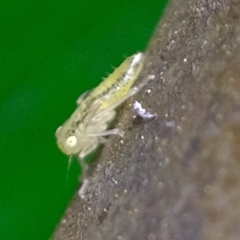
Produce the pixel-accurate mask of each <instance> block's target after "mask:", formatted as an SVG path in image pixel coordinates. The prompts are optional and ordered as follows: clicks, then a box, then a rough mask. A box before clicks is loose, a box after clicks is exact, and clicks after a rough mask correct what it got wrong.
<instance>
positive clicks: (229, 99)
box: [53, 0, 240, 240]
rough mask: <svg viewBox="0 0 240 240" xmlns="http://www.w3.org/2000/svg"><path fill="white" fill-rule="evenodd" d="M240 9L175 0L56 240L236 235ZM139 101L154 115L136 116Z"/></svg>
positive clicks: (233, 4) (207, 239)
mask: <svg viewBox="0 0 240 240" xmlns="http://www.w3.org/2000/svg"><path fill="white" fill-rule="evenodd" d="M239 19H240V2H239V1H230V0H229V1H223V0H222V1H220V0H219V1H217V0H216V1H205V0H195V1H186V0H175V1H173V2H172V3H171V4H170V5H169V6H168V7H167V9H166V14H165V17H164V18H163V19H162V21H161V23H160V24H159V26H158V28H157V30H156V32H155V35H154V37H153V39H152V41H151V42H150V45H149V48H148V49H147V51H146V54H147V59H146V62H145V68H144V71H143V73H142V75H141V77H140V79H139V80H141V79H142V78H143V77H145V76H146V75H148V74H154V75H155V80H154V81H152V82H150V83H149V84H148V86H146V87H145V88H144V89H143V90H142V91H141V92H140V93H139V94H138V95H137V96H135V97H134V98H132V99H131V100H129V101H128V102H127V104H126V105H125V107H124V109H123V110H121V111H120V112H119V117H118V120H117V122H116V125H117V126H120V127H121V129H124V130H125V131H126V135H125V137H124V139H123V140H121V139H120V138H118V137H113V138H111V140H110V141H108V143H107V144H106V147H105V148H103V151H102V152H101V154H100V157H99V159H98V160H97V162H96V167H95V169H93V170H92V173H91V174H90V175H89V177H88V179H87V181H88V183H87V185H86V186H85V187H86V188H85V189H84V198H82V199H80V198H79V197H78V196H77V195H76V197H75V198H74V199H73V201H72V203H71V205H70V206H69V208H68V209H67V211H66V214H65V216H64V217H63V219H62V222H61V223H60V225H59V226H58V228H57V229H56V232H55V236H54V237H53V239H55V240H65V239H68V240H73V239H83V240H108V239H109V240H110V239H111V240H112V239H117V240H157V239H161V240H170V239H174V240H191V239H194V240H197V239H204V240H213V239H214V240H226V239H228V240H231V239H232V240H234V239H239V236H240V227H239V226H240V24H239V23H240V20H239ZM134 100H137V101H139V102H141V104H142V106H143V107H144V108H146V110H147V111H149V112H152V113H156V114H157V116H156V117H155V118H153V119H151V120H147V119H141V118H140V117H138V116H136V112H134V110H133V108H132V105H131V104H132V103H133V102H134Z"/></svg>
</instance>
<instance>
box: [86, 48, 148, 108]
mask: <svg viewBox="0 0 240 240" xmlns="http://www.w3.org/2000/svg"><path fill="white" fill-rule="evenodd" d="M143 59H144V54H143V53H137V54H134V55H132V56H130V57H128V58H127V59H126V60H125V61H124V62H123V63H122V64H121V65H120V66H119V67H118V68H116V69H115V70H114V72H113V73H112V74H110V75H109V76H108V77H107V78H106V79H105V80H104V81H103V82H102V83H100V85H99V86H98V87H96V88H95V89H94V90H93V91H92V92H91V93H90V94H89V96H88V97H90V98H93V99H99V98H101V99H103V103H104V105H105V106H109V105H111V104H113V103H114V102H116V101H118V100H119V99H120V98H122V97H123V96H124V95H126V94H127V93H128V92H129V90H130V89H131V87H132V86H133V85H134V83H135V81H136V79H137V77H138V75H139V73H140V71H141V70H142V66H143Z"/></svg>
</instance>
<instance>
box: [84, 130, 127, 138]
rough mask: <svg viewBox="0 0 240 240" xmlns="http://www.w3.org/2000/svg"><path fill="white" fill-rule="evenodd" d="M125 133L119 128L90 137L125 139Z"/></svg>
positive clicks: (90, 135)
mask: <svg viewBox="0 0 240 240" xmlns="http://www.w3.org/2000/svg"><path fill="white" fill-rule="evenodd" d="M124 134H125V132H124V131H122V130H121V129H119V128H114V129H110V130H106V131H102V132H97V133H89V134H88V136H89V137H104V136H109V135H119V136H121V137H124Z"/></svg>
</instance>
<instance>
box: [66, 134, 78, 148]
mask: <svg viewBox="0 0 240 240" xmlns="http://www.w3.org/2000/svg"><path fill="white" fill-rule="evenodd" d="M76 144H77V138H76V137H75V136H70V137H68V138H67V140H66V145H67V146H68V147H71V148H73V147H75V146H76Z"/></svg>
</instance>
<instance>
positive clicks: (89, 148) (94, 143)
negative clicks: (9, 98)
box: [79, 138, 99, 160]
mask: <svg viewBox="0 0 240 240" xmlns="http://www.w3.org/2000/svg"><path fill="white" fill-rule="evenodd" d="M98 144H99V143H98V139H97V138H96V139H91V141H89V144H88V145H86V146H85V147H83V149H82V150H81V152H80V153H79V158H80V160H83V159H84V158H85V157H86V156H87V155H88V154H89V153H90V152H92V151H93V150H94V149H95V148H97V146H98Z"/></svg>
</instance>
